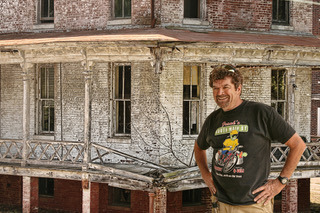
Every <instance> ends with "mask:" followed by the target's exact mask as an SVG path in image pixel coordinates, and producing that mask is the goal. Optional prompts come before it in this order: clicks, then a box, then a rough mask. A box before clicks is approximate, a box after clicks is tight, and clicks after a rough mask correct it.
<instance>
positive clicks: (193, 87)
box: [192, 85, 198, 98]
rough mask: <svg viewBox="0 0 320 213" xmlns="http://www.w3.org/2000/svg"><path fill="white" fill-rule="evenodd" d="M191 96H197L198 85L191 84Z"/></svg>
mask: <svg viewBox="0 0 320 213" xmlns="http://www.w3.org/2000/svg"><path fill="white" fill-rule="evenodd" d="M192 97H193V98H194V97H195V98H197V97H198V85H192Z"/></svg>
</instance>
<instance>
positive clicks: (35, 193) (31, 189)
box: [22, 176, 39, 213]
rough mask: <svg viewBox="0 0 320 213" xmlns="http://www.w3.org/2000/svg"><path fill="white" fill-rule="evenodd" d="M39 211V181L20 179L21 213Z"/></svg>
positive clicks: (29, 178) (36, 179)
mask: <svg viewBox="0 0 320 213" xmlns="http://www.w3.org/2000/svg"><path fill="white" fill-rule="evenodd" d="M38 211H39V179H38V178H35V177H26V176H24V177H23V178H22V212H23V213H37V212H38Z"/></svg>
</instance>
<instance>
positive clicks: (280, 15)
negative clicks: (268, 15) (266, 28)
mask: <svg viewBox="0 0 320 213" xmlns="http://www.w3.org/2000/svg"><path fill="white" fill-rule="evenodd" d="M272 23H273V24H278V25H289V1H288V0H273V1H272Z"/></svg>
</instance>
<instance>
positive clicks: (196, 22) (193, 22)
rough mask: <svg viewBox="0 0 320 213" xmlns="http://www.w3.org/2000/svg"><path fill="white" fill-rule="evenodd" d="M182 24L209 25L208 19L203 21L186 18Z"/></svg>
mask: <svg viewBox="0 0 320 213" xmlns="http://www.w3.org/2000/svg"><path fill="white" fill-rule="evenodd" d="M182 24H187V25H209V22H208V21H202V20H201V19H192V18H184V19H183V20H182Z"/></svg>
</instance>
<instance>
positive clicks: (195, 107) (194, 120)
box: [189, 101, 199, 135]
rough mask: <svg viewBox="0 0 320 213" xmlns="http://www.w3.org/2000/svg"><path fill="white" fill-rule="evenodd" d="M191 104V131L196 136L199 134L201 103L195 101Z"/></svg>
mask: <svg viewBox="0 0 320 213" xmlns="http://www.w3.org/2000/svg"><path fill="white" fill-rule="evenodd" d="M190 104H191V111H190V113H191V115H189V116H190V119H191V122H190V123H191V126H190V129H191V134H192V135H195V134H198V118H199V116H198V114H199V102H196V101H193V102H191V103H190Z"/></svg>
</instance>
